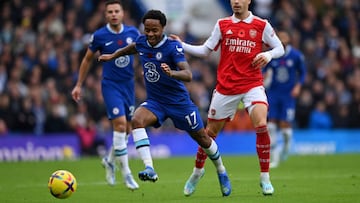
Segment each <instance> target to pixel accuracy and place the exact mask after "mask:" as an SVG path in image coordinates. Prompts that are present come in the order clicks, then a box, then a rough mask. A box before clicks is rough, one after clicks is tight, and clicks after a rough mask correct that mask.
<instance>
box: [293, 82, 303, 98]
mask: <svg viewBox="0 0 360 203" xmlns="http://www.w3.org/2000/svg"><path fill="white" fill-rule="evenodd" d="M300 90H301V85H300V84H296V85H295V86H294V88H293V89H292V90H291V96H292V97H293V98H297V97H298V96H299V95H300Z"/></svg>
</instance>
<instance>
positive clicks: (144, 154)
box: [132, 128, 154, 168]
mask: <svg viewBox="0 0 360 203" xmlns="http://www.w3.org/2000/svg"><path fill="white" fill-rule="evenodd" d="M132 134H133V138H134V143H135V147H136V150H137V151H138V153H139V156H140V158H141V159H142V160H143V162H144V165H145V167H147V166H150V167H151V168H154V166H153V161H152V157H151V153H150V141H149V138H148V135H147V133H146V130H145V128H137V129H133V130H132Z"/></svg>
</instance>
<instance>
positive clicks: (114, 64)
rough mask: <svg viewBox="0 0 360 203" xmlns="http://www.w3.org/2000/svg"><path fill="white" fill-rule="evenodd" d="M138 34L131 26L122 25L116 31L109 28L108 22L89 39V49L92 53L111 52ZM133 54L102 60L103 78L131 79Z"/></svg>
mask: <svg viewBox="0 0 360 203" xmlns="http://www.w3.org/2000/svg"><path fill="white" fill-rule="evenodd" d="M139 35H140V33H139V31H138V30H137V29H136V28H135V27H133V26H127V25H124V24H123V25H122V28H121V30H120V31H119V32H118V33H116V32H114V31H113V30H111V28H110V26H109V24H107V25H106V26H104V27H102V28H100V29H98V30H97V31H96V32H95V33H94V34H93V36H92V37H91V39H90V45H89V49H90V50H91V51H93V52H94V53H95V52H96V51H99V52H100V54H111V53H113V52H115V51H116V50H118V49H120V48H123V47H125V46H127V45H128V44H131V43H133V42H134V41H135V39H136V38H137V37H138V36H139ZM133 61H134V56H132V55H130V56H129V55H127V56H121V57H119V58H117V59H115V60H111V61H108V62H103V78H105V79H108V80H113V81H124V80H131V79H133V78H134V69H133Z"/></svg>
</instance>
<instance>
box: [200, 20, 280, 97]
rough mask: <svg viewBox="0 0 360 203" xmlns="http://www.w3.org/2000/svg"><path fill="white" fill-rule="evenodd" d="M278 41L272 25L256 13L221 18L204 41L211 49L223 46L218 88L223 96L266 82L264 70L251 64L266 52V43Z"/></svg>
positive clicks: (243, 91) (241, 91) (218, 70)
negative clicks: (238, 17)
mask: <svg viewBox="0 0 360 203" xmlns="http://www.w3.org/2000/svg"><path fill="white" fill-rule="evenodd" d="M277 40H279V39H278V38H277V36H276V35H275V32H274V30H273V28H272V27H271V25H270V24H269V23H268V22H267V21H266V20H264V19H261V18H259V17H257V16H254V15H250V16H249V17H248V18H247V19H245V20H239V19H236V18H235V17H233V16H231V17H227V18H223V19H220V20H218V22H217V25H216V26H215V28H214V31H213V33H212V36H211V37H210V38H209V39H208V40H207V42H205V44H206V46H207V47H208V48H210V49H212V50H216V49H217V48H218V47H220V49H221V56H220V62H219V65H218V69H217V84H216V90H217V91H218V92H220V93H221V94H224V95H235V94H242V93H246V92H248V91H249V90H250V89H251V88H253V87H257V86H261V85H263V76H262V73H261V69H259V68H256V67H254V66H252V65H251V63H252V61H253V59H254V58H255V56H256V55H257V54H259V53H260V52H262V51H263V45H264V43H265V44H272V45H273V44H274V43H273V42H274V41H277ZM277 43H280V41H278V42H277ZM215 45H216V46H215ZM280 45H281V44H280Z"/></svg>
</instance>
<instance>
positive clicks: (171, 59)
mask: <svg viewBox="0 0 360 203" xmlns="http://www.w3.org/2000/svg"><path fill="white" fill-rule="evenodd" d="M136 49H137V51H138V54H139V56H140V60H141V64H142V66H143V71H144V79H145V85H146V93H147V98H148V99H150V100H155V101H158V102H160V103H164V104H187V103H188V102H189V101H190V96H189V93H188V91H187V89H186V87H185V85H184V83H183V82H182V81H180V80H176V79H174V78H171V77H169V76H168V75H166V74H165V73H164V71H163V70H162V69H161V67H160V65H161V63H166V64H168V65H169V66H170V68H171V69H173V70H178V69H179V68H178V67H177V63H179V62H183V61H186V59H185V55H184V49H183V48H182V45H181V43H180V42H178V41H176V40H171V39H168V37H167V36H164V38H163V40H162V41H161V42H159V44H158V45H157V46H155V47H152V46H151V45H150V44H149V43H148V42H147V40H146V36H144V35H142V36H140V37H139V38H138V39H137V40H136Z"/></svg>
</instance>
